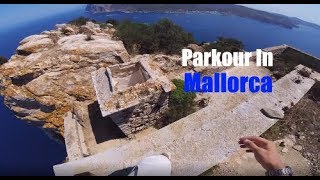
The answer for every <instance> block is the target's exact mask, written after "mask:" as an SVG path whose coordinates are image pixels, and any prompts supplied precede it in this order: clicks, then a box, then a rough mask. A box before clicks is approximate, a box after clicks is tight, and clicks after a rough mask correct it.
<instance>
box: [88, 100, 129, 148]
mask: <svg viewBox="0 0 320 180" xmlns="http://www.w3.org/2000/svg"><path fill="white" fill-rule="evenodd" d="M88 110H89V118H90V124H91V127H92V131H93V134H94V137H95V140H96V142H97V144H100V143H103V142H105V141H109V140H112V139H120V138H125V137H126V136H125V134H124V133H123V132H122V131H121V129H120V128H119V127H118V126H117V125H116V124H115V123H114V122H113V121H112V120H111V118H109V117H102V114H101V111H100V108H99V104H98V102H97V101H95V102H94V103H92V104H90V105H89V106H88Z"/></svg>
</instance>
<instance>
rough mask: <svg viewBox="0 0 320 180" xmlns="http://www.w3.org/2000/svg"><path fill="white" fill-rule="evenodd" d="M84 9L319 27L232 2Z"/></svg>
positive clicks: (106, 5) (94, 6)
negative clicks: (210, 14)
mask: <svg viewBox="0 0 320 180" xmlns="http://www.w3.org/2000/svg"><path fill="white" fill-rule="evenodd" d="M86 10H87V11H88V12H91V13H106V12H187V11H193V12H195V11H200V12H207V11H216V12H219V13H221V14H223V15H235V16H239V17H243V18H248V19H253V20H257V21H260V22H264V23H269V24H274V25H278V26H281V27H284V28H288V29H292V28H298V27H299V26H300V25H304V26H309V27H312V28H316V29H320V26H319V25H317V24H314V23H310V22H306V21H303V20H301V19H298V18H293V17H288V16H284V15H280V14H275V13H269V12H265V11H260V10H255V9H251V8H248V7H244V6H240V5H234V4H88V5H87V7H86Z"/></svg>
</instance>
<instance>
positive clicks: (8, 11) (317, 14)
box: [0, 4, 320, 26]
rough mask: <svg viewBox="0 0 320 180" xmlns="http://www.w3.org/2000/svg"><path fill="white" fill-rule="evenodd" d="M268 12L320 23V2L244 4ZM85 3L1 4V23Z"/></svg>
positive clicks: (78, 6) (56, 12)
mask: <svg viewBox="0 0 320 180" xmlns="http://www.w3.org/2000/svg"><path fill="white" fill-rule="evenodd" d="M242 5H244V6H247V7H251V8H255V9H260V10H264V11H268V12H274V13H279V14H284V15H287V16H293V17H298V18H300V19H303V20H306V21H309V22H313V23H317V24H319V25H320V4H242ZM84 6H85V5H83V4H17V5H16V4H1V5H0V17H1V19H0V24H1V25H4V24H5V25H6V26H10V25H14V24H18V23H21V22H26V21H29V20H35V19H37V18H43V17H46V16H50V15H54V14H58V13H63V12H67V11H70V10H75V9H79V8H82V7H83V8H84Z"/></svg>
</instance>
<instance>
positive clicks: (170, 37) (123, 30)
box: [115, 19, 195, 54]
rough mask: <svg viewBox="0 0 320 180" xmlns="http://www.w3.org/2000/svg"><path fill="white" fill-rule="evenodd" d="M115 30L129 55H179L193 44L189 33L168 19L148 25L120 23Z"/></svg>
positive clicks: (129, 22) (128, 22)
mask: <svg viewBox="0 0 320 180" xmlns="http://www.w3.org/2000/svg"><path fill="white" fill-rule="evenodd" d="M116 29H117V32H116V34H115V35H116V37H117V38H119V39H120V40H122V41H123V43H124V45H125V47H126V49H127V50H128V51H129V52H130V53H138V54H145V53H148V54H150V53H157V52H161V53H165V54H179V53H180V51H181V49H182V48H183V47H185V46H187V45H188V44H190V43H194V42H195V40H194V38H193V37H192V35H191V33H188V32H186V31H185V30H183V29H182V28H181V27H180V26H178V25H176V24H174V23H173V22H172V21H170V20H168V19H162V20H159V21H158V22H157V23H155V24H150V25H149V24H144V23H136V22H131V21H122V22H120V23H119V25H117V26H116Z"/></svg>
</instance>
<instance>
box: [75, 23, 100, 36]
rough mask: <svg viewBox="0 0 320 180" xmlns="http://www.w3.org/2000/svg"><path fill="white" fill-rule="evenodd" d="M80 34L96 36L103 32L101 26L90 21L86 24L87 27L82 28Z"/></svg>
mask: <svg viewBox="0 0 320 180" xmlns="http://www.w3.org/2000/svg"><path fill="white" fill-rule="evenodd" d="M79 32H80V33H82V34H91V35H96V34H98V33H101V32H102V31H101V28H100V25H99V24H94V23H93V22H91V21H89V22H87V23H86V25H83V26H81V27H80V29H79Z"/></svg>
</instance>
